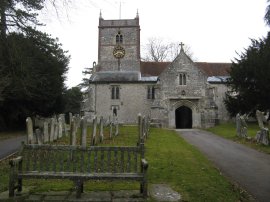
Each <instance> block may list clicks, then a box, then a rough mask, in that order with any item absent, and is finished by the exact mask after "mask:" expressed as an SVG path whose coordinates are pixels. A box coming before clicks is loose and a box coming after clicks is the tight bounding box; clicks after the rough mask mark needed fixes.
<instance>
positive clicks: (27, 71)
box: [0, 30, 69, 128]
mask: <svg viewBox="0 0 270 202" xmlns="http://www.w3.org/2000/svg"><path fill="white" fill-rule="evenodd" d="M7 44H8V46H7V47H9V56H10V63H9V66H8V68H5V74H6V75H8V76H9V78H10V82H9V84H8V86H6V88H5V89H4V90H3V91H2V94H3V97H4V99H3V100H2V101H0V116H2V124H4V125H6V126H7V127H13V126H14V125H16V124H19V125H20V124H22V125H24V124H25V123H24V122H25V118H26V116H29V115H32V113H36V114H39V115H43V116H49V115H51V114H54V113H59V112H62V111H63V92H64V90H65V86H64V80H65V73H66V72H67V70H68V63H69V57H68V56H66V52H65V51H63V50H62V49H61V44H59V43H58V42H57V40H56V39H52V38H50V37H49V36H48V35H47V34H44V33H41V32H38V31H33V30H32V31H31V33H28V34H27V35H24V34H22V33H20V34H18V33H11V34H9V35H7ZM0 61H1V58H0ZM0 122H1V118H0ZM0 128H1V127H0Z"/></svg>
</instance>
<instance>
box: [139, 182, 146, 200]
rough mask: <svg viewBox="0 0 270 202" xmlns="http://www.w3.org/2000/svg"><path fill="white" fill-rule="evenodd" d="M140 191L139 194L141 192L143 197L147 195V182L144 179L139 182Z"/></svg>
mask: <svg viewBox="0 0 270 202" xmlns="http://www.w3.org/2000/svg"><path fill="white" fill-rule="evenodd" d="M140 192H141V194H143V197H144V198H146V197H147V192H148V190H147V182H146V181H143V182H141V185H140Z"/></svg>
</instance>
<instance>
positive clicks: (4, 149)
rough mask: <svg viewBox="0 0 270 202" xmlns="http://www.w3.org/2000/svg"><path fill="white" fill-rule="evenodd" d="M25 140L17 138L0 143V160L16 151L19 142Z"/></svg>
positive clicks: (21, 137)
mask: <svg viewBox="0 0 270 202" xmlns="http://www.w3.org/2000/svg"><path fill="white" fill-rule="evenodd" d="M25 140H26V136H19V137H15V138H11V139H6V140H2V141H0V160H1V159H3V158H5V157H7V156H8V155H10V154H12V153H14V152H16V151H18V149H19V148H20V146H21V142H22V141H25Z"/></svg>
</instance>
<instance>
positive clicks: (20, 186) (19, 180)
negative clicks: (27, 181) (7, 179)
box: [18, 178, 22, 192]
mask: <svg viewBox="0 0 270 202" xmlns="http://www.w3.org/2000/svg"><path fill="white" fill-rule="evenodd" d="M18 191H19V192H21V191H22V178H19V179H18Z"/></svg>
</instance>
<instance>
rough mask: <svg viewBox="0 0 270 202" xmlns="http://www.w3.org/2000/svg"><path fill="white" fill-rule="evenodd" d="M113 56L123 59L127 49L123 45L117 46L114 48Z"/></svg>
mask: <svg viewBox="0 0 270 202" xmlns="http://www.w3.org/2000/svg"><path fill="white" fill-rule="evenodd" d="M113 56H114V57H115V58H117V59H121V58H123V57H124V56H125V49H124V48H123V47H121V46H116V47H115V48H114V49H113Z"/></svg>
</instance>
